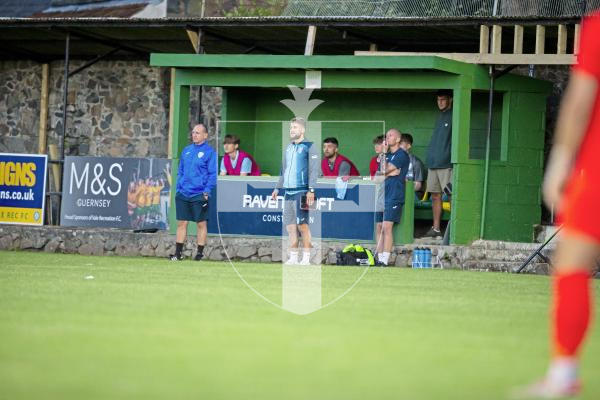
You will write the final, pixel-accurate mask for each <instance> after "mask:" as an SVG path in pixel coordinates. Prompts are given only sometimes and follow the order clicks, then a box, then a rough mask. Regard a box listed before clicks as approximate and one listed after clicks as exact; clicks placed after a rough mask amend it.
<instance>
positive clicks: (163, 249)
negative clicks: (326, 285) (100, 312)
mask: <svg viewBox="0 0 600 400" xmlns="http://www.w3.org/2000/svg"><path fill="white" fill-rule="evenodd" d="M223 244H224V245H225V247H223ZM347 244H348V243H341V242H332V241H327V242H322V243H321V244H320V246H321V248H320V250H316V251H314V252H313V257H312V259H311V261H312V263H313V264H335V262H336V251H339V250H341V249H343V248H344V247H345V246H346V245H347ZM418 246H427V247H428V248H430V249H431V250H432V258H433V260H435V261H439V262H440V263H441V265H442V266H443V267H444V268H450V269H468V270H475V271H500V272H510V271H512V270H513V269H515V268H518V267H519V266H520V265H521V263H522V262H523V261H524V260H526V259H527V258H528V257H529V255H530V254H531V253H532V252H533V251H534V250H535V249H536V248H537V247H538V246H539V244H538V243H508V242H491V241H480V242H475V243H474V244H473V245H472V246H435V245H423V244H420V245H416V244H415V245H406V246H396V247H395V248H394V249H393V252H392V255H391V257H390V264H391V265H392V266H395V267H408V266H410V264H411V260H412V254H413V251H414V250H415V249H416V248H417V247H418ZM367 247H368V246H367ZM195 248H196V244H195V239H194V238H192V237H189V238H188V240H187V242H186V244H185V250H184V255H185V256H186V257H190V256H192V255H193V254H194V252H195ZM0 250H29V251H45V252H49V253H74V254H82V255H97V256H144V257H159V258H166V257H167V256H168V255H169V254H172V253H174V251H175V237H174V235H169V234H168V233H165V232H158V233H133V232H131V231H125V230H118V229H77V228H61V227H50V226H46V227H26V226H10V225H0ZM552 250H553V244H551V245H549V246H548V248H547V249H546V250H545V251H544V254H545V255H549V252H551V251H552ZM204 254H205V256H206V258H207V259H209V260H214V261H224V260H227V259H228V257H229V258H230V259H231V260H232V261H235V262H262V263H268V262H281V261H282V259H287V255H283V257H282V251H281V239H275V238H273V239H265V238H231V237H227V238H223V242H222V241H221V239H220V238H219V237H215V236H211V237H209V239H208V243H207V246H206V248H205V252H204ZM318 254H320V255H321V259H318V258H317V256H318ZM438 266H439V265H438ZM529 272H533V273H537V274H547V273H548V265H547V264H545V263H543V262H540V260H536V261H535V262H534V263H533V264H532V265H531V269H530V271H529Z"/></svg>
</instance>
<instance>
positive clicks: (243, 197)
mask: <svg viewBox="0 0 600 400" xmlns="http://www.w3.org/2000/svg"><path fill="white" fill-rule="evenodd" d="M274 186H275V181H268V180H265V181H261V180H241V179H240V180H225V179H223V180H221V179H219V183H218V185H217V190H216V192H217V193H216V194H217V195H216V196H214V194H213V196H212V197H211V199H210V218H209V221H208V232H209V233H216V234H219V233H220V234H224V235H258V236H281V232H282V213H283V196H279V197H278V198H277V199H271V193H272V192H273V188H274ZM376 189H377V186H375V185H373V184H358V183H352V182H350V183H349V184H348V187H347V189H346V192H345V195H344V200H340V199H339V198H338V195H337V192H336V187H335V180H331V183H329V182H328V183H324V182H319V183H318V184H317V186H316V188H315V194H316V197H317V204H316V212H313V213H311V214H310V216H309V218H310V219H311V221H310V222H311V223H312V224H320V226H321V236H322V238H327V239H344V240H373V232H374V230H375V221H374V212H375V199H376ZM313 234H314V233H313Z"/></svg>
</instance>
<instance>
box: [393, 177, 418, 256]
mask: <svg viewBox="0 0 600 400" xmlns="http://www.w3.org/2000/svg"><path fill="white" fill-rule="evenodd" d="M414 238H415V183H414V182H413V181H406V192H405V194H404V207H403V209H402V218H401V219H400V223H399V224H396V225H394V244H395V245H398V244H410V243H412V242H413V241H414Z"/></svg>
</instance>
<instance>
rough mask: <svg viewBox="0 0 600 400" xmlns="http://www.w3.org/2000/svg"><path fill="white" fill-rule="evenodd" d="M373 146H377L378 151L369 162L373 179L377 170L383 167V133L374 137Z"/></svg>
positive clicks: (376, 150)
mask: <svg viewBox="0 0 600 400" xmlns="http://www.w3.org/2000/svg"><path fill="white" fill-rule="evenodd" d="M373 146H374V147H375V153H377V155H376V156H375V157H373V158H371V162H370V163H369V173H370V174H371V179H373V177H374V176H375V174H376V173H377V171H380V170H381V168H382V166H381V161H382V160H383V158H384V157H385V146H384V143H383V135H379V136H377V137H375V139H373Z"/></svg>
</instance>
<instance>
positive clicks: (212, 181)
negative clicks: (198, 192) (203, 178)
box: [204, 151, 217, 196]
mask: <svg viewBox="0 0 600 400" xmlns="http://www.w3.org/2000/svg"><path fill="white" fill-rule="evenodd" d="M207 174H208V183H207V184H206V188H205V189H204V190H205V193H207V196H210V193H211V192H212V190H213V188H214V187H215V186H216V185H217V153H216V152H214V151H213V152H211V155H210V160H208V163H207Z"/></svg>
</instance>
